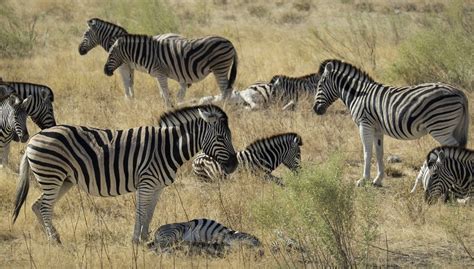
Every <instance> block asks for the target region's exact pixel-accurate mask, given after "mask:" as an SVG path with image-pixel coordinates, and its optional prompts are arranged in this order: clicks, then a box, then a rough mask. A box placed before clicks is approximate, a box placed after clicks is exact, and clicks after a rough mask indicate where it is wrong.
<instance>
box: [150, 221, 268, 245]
mask: <svg viewBox="0 0 474 269" xmlns="http://www.w3.org/2000/svg"><path fill="white" fill-rule="evenodd" d="M180 244H186V245H188V246H206V247H208V248H211V250H212V251H213V252H214V253H215V252H218V253H219V252H222V251H224V250H226V248H232V247H234V246H236V245H239V244H240V245H245V246H249V247H260V246H261V243H260V240H258V238H256V237H255V236H253V235H251V234H248V233H242V232H238V231H234V230H232V229H229V228H227V227H226V226H224V225H222V224H220V223H219V222H217V221H215V220H210V219H193V220H191V221H188V222H178V223H170V224H165V225H163V226H161V227H160V228H158V229H157V230H156V232H155V238H154V240H153V241H152V242H150V243H148V247H149V248H150V249H151V250H155V251H161V252H163V251H166V250H171V249H173V248H174V247H177V246H179V245H180Z"/></svg>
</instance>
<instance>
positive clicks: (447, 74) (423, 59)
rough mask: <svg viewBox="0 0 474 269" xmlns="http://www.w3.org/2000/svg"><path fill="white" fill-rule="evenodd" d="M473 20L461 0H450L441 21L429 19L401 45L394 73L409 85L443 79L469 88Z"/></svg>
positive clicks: (473, 47) (473, 76) (473, 81)
mask: <svg viewBox="0 0 474 269" xmlns="http://www.w3.org/2000/svg"><path fill="white" fill-rule="evenodd" d="M473 22H474V18H473V14H472V12H469V11H468V10H467V9H465V8H464V7H463V4H462V1H454V2H452V3H451V5H450V6H448V7H447V10H446V11H445V12H444V13H442V18H441V20H435V21H432V22H431V23H430V27H429V29H426V30H423V31H421V32H419V33H417V34H416V35H414V36H413V37H412V38H410V39H408V40H407V41H406V42H405V43H404V44H402V46H401V48H400V56H399V58H398V61H396V62H395V63H394V65H393V67H392V72H393V75H394V76H395V77H399V78H402V79H403V80H405V81H406V82H407V83H409V84H417V83H423V82H436V81H442V82H446V83H450V84H455V85H459V86H461V87H463V88H464V89H466V90H472V89H473V85H474V74H473V69H472V63H473V62H474V24H473Z"/></svg>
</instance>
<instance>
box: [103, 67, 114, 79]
mask: <svg viewBox="0 0 474 269" xmlns="http://www.w3.org/2000/svg"><path fill="white" fill-rule="evenodd" d="M104 73H105V74H106V75H107V76H109V77H110V76H112V75H113V74H114V71H113V70H112V69H111V68H109V67H108V66H107V65H106V66H105V67H104Z"/></svg>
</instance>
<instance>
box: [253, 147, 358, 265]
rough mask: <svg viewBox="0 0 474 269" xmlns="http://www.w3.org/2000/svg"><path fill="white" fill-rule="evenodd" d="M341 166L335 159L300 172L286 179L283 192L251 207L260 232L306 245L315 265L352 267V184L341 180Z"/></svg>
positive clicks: (278, 192) (353, 197) (353, 194)
mask: <svg viewBox="0 0 474 269" xmlns="http://www.w3.org/2000/svg"><path fill="white" fill-rule="evenodd" d="M342 164H343V162H342V158H341V157H340V156H338V155H336V156H333V157H332V158H331V159H330V160H328V162H327V163H325V165H324V166H323V167H319V168H318V169H316V168H314V167H312V168H308V169H303V170H302V171H301V173H300V174H299V175H295V176H293V177H290V179H289V180H288V182H289V184H288V187H287V188H285V189H281V190H277V191H276V192H275V194H274V195H273V196H272V197H271V198H267V199H264V200H263V201H258V204H255V205H254V207H253V208H254V213H255V217H256V219H257V221H258V223H259V224H260V225H261V226H262V228H263V229H269V230H270V231H271V230H280V231H283V232H285V233H287V234H288V235H290V236H292V237H293V238H299V239H301V240H302V241H303V242H306V243H308V244H309V249H310V250H311V253H312V255H313V257H312V258H310V259H311V260H313V261H316V262H317V263H319V265H332V266H340V267H348V266H352V265H354V263H355V261H354V254H353V248H352V243H351V241H352V238H353V235H354V222H355V216H354V215H355V214H354V210H355V208H354V199H355V193H354V184H353V183H352V182H347V181H344V180H342V172H343V169H342ZM301 236H304V238H301ZM305 247H306V248H308V245H306V246H305ZM322 257H323V258H322Z"/></svg>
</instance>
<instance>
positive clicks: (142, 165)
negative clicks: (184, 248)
mask: <svg viewBox="0 0 474 269" xmlns="http://www.w3.org/2000/svg"><path fill="white" fill-rule="evenodd" d="M201 149H202V150H203V151H204V152H205V153H206V154H209V155H210V156H212V157H213V158H215V159H216V160H217V161H218V162H219V164H221V165H222V166H223V168H224V170H225V171H226V172H227V173H231V172H232V171H234V170H235V168H236V166H237V158H236V156H235V155H236V154H235V151H234V148H233V145H232V138H231V131H230V129H229V127H228V118H227V115H226V114H225V112H224V111H223V110H222V109H220V108H219V107H217V106H195V107H186V108H182V109H179V110H175V111H172V112H168V113H164V114H163V115H162V116H161V118H160V120H159V123H158V126H157V127H155V126H142V127H137V128H133V129H125V130H109V129H97V128H91V127H84V126H71V125H57V126H54V127H51V128H48V129H45V130H42V131H40V132H39V133H37V134H36V135H35V136H34V137H32V138H31V140H30V141H29V142H28V146H27V149H26V152H25V154H24V155H23V158H22V160H21V164H20V175H19V178H20V180H19V183H18V184H19V185H18V189H17V193H16V200H15V209H14V211H13V223H14V222H15V220H16V219H17V217H18V213H19V212H20V209H21V206H22V205H23V203H24V202H25V200H26V197H27V195H28V189H29V180H28V173H29V170H31V171H32V172H33V174H34V176H35V177H36V181H37V182H38V183H39V186H40V189H41V190H42V194H41V195H40V197H39V198H38V199H37V200H36V201H35V202H34V204H33V206H32V209H33V212H34V213H35V214H36V216H37V218H38V220H39V222H40V223H41V224H42V226H43V228H44V230H45V232H46V234H47V236H48V239H50V240H52V241H54V242H57V243H60V242H61V241H60V237H59V234H58V232H57V231H56V229H55V228H54V226H53V223H52V215H53V206H54V203H55V202H56V201H57V200H59V199H60V198H61V197H62V196H63V195H64V194H65V193H66V192H67V191H68V190H69V189H70V188H71V187H72V186H73V185H74V184H77V185H79V187H80V188H81V189H83V190H84V191H85V192H87V193H88V194H91V195H94V196H103V197H111V196H117V195H123V194H126V193H130V192H135V191H136V193H137V194H136V197H137V203H136V220H135V228H134V230H133V238H132V241H133V242H134V243H139V242H143V240H145V239H146V238H147V237H148V228H149V224H150V221H151V219H152V217H153V212H154V210H155V206H156V203H157V201H158V198H159V195H160V193H161V191H162V190H163V188H164V187H166V186H169V185H171V184H172V183H173V181H174V178H175V176H176V171H177V170H178V168H179V167H180V166H181V165H182V164H183V163H184V162H185V161H186V160H189V159H190V158H192V157H193V156H194V155H195V154H196V153H197V152H198V151H200V150H201Z"/></svg>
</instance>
